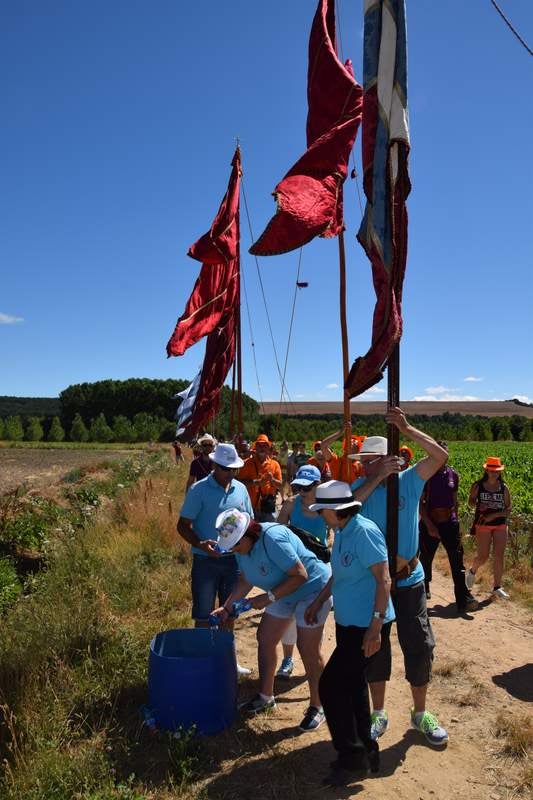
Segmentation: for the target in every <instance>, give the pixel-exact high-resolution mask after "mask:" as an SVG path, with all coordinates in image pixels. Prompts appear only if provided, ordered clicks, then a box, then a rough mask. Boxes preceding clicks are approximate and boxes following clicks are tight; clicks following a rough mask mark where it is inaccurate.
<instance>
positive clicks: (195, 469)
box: [189, 458, 213, 481]
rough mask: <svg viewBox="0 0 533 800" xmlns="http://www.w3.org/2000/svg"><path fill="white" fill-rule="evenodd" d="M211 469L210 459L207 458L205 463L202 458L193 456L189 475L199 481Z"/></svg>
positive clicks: (205, 476)
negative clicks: (207, 461)
mask: <svg viewBox="0 0 533 800" xmlns="http://www.w3.org/2000/svg"><path fill="white" fill-rule="evenodd" d="M212 469H213V465H212V464H211V459H209V463H208V464H207V465H206V464H205V462H204V461H203V459H202V458H195V459H194V460H193V461H191V468H190V470H189V476H190V477H191V478H195V479H196V480H197V481H201V480H203V479H204V478H207V476H208V475H209V474H210V472H211V470H212Z"/></svg>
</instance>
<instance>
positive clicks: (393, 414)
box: [385, 408, 448, 481]
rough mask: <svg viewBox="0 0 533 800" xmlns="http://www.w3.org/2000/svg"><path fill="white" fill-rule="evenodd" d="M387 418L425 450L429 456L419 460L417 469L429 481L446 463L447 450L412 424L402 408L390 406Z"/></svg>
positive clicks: (424, 479)
mask: <svg viewBox="0 0 533 800" xmlns="http://www.w3.org/2000/svg"><path fill="white" fill-rule="evenodd" d="M385 420H386V421H387V422H388V423H389V424H391V425H395V426H396V427H397V428H398V430H399V431H400V433H402V434H403V435H404V436H405V437H406V438H408V439H410V440H411V441H412V442H415V443H416V444H417V445H419V447H421V448H422V450H425V452H426V453H427V456H426V457H425V458H423V459H422V460H421V461H418V462H417V464H416V471H417V473H418V476H419V477H420V478H421V479H422V480H423V481H428V480H429V479H430V478H431V476H432V475H434V474H435V473H436V472H437V470H439V469H440V468H441V467H442V466H443V464H445V463H446V459H447V458H448V453H447V452H446V450H445V449H444V448H443V447H441V446H440V444H437V442H436V441H435V439H433V438H432V437H431V436H429V435H428V434H427V433H423V431H419V430H418V428H415V427H413V425H410V424H409V423H408V422H407V419H406V416H405V414H404V413H403V411H402V409H401V408H390V409H389V410H388V411H387V413H386V414H385Z"/></svg>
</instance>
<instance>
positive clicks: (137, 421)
mask: <svg viewBox="0 0 533 800" xmlns="http://www.w3.org/2000/svg"><path fill="white" fill-rule="evenodd" d="M133 425H134V427H135V432H136V434H137V441H139V442H156V441H157V440H158V439H159V431H160V430H161V421H160V420H158V419H156V418H155V417H153V416H152V415H151V414H146V413H144V411H141V412H140V413H139V414H135V416H134V418H133Z"/></svg>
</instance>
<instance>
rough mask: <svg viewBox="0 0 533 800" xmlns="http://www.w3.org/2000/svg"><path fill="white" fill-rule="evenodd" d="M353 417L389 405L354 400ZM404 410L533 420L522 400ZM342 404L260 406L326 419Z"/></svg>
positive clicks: (412, 405) (406, 406) (416, 405)
mask: <svg viewBox="0 0 533 800" xmlns="http://www.w3.org/2000/svg"><path fill="white" fill-rule="evenodd" d="M350 406H351V410H352V414H361V415H363V416H366V415H370V414H384V413H385V411H386V407H387V404H386V403H385V402H370V403H363V402H360V401H357V400H353V401H352V402H351V403H350ZM401 407H402V408H403V410H404V411H405V413H406V414H407V416H412V417H414V416H427V417H435V416H440V415H441V414H463V415H465V416H479V417H512V416H514V415H517V416H520V417H528V418H529V419H533V405H526V404H525V403H521V402H520V401H519V400H486V401H485V400H472V401H463V402H453V403H452V402H440V401H431V402H416V401H414V400H405V401H401ZM342 410H343V407H342V402H341V401H330V402H323V403H319V402H314V401H311V400H309V401H302V402H298V403H282V405H281V412H280V405H279V402H276V401H266V402H264V403H263V404H262V406H261V405H260V407H259V413H260V414H262V415H265V414H279V413H281V414H287V415H289V416H291V417H293V416H308V415H310V414H316V415H318V416H324V415H325V414H338V415H342Z"/></svg>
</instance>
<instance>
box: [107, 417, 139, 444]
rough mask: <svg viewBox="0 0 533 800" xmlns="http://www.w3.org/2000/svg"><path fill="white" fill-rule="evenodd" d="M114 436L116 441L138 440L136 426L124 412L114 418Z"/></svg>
mask: <svg viewBox="0 0 533 800" xmlns="http://www.w3.org/2000/svg"><path fill="white" fill-rule="evenodd" d="M113 436H114V437H115V441H116V442H135V441H136V440H137V434H136V431H135V428H134V427H133V425H132V424H131V422H130V421H129V419H128V418H127V417H124V416H123V415H122V414H119V415H118V417H115V418H114V419H113Z"/></svg>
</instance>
